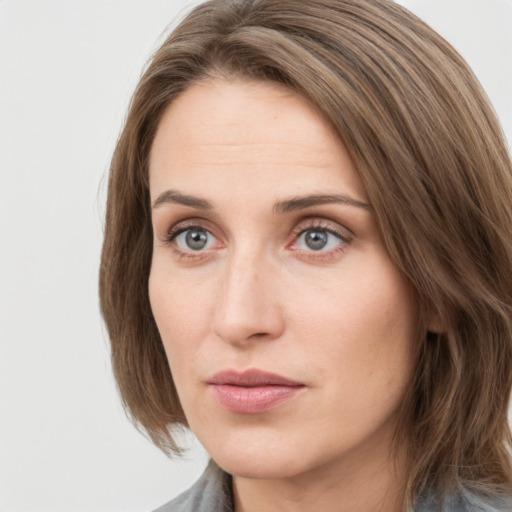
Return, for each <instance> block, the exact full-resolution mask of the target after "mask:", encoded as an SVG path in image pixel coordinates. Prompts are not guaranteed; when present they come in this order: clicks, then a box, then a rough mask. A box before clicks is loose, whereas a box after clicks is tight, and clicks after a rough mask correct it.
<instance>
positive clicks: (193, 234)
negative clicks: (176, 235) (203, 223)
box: [185, 229, 207, 251]
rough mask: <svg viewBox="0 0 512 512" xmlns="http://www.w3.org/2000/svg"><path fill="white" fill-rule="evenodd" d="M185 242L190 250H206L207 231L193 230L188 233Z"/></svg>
mask: <svg viewBox="0 0 512 512" xmlns="http://www.w3.org/2000/svg"><path fill="white" fill-rule="evenodd" d="M185 240H186V242H187V245H188V246H189V247H190V249H192V250H193V251H200V250H201V249H204V247H205V246H206V242H207V236H206V231H204V230H198V229H191V230H190V231H188V233H187V235H186V237H185Z"/></svg>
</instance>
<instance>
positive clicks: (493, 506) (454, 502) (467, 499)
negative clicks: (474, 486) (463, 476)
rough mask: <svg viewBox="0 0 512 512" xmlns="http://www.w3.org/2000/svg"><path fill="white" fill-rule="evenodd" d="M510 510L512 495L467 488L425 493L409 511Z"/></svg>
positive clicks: (501, 511)
mask: <svg viewBox="0 0 512 512" xmlns="http://www.w3.org/2000/svg"><path fill="white" fill-rule="evenodd" d="M434 511H435V512H512V497H511V496H508V495H498V494H496V495H493V496H481V495H479V494H477V493H475V492H473V491H471V490H469V489H466V488H460V489H459V490H458V491H457V492H456V493H453V494H450V495H445V496H439V495H435V494H433V493H427V494H425V495H423V496H422V497H420V498H419V499H418V500H417V502H416V503H415V506H414V509H413V510H412V511H410V512H434Z"/></svg>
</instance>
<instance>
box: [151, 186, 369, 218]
mask: <svg viewBox="0 0 512 512" xmlns="http://www.w3.org/2000/svg"><path fill="white" fill-rule="evenodd" d="M166 203H171V204H182V205H184V206H190V207H191V208H196V209H198V210H203V211H211V210H213V209H214V208H213V206H212V204H211V203H209V202H208V201H207V200H206V199H201V198H199V197H195V196H190V195H186V194H181V193H180V192H178V191H177V190H172V189H170V190H166V191H165V192H163V193H162V194H160V195H159V196H158V197H157V198H156V199H155V201H154V203H153V208H158V207H159V206H161V205H162V204H166ZM333 203H334V204H345V205H348V206H354V207H356V208H363V209H365V210H369V209H370V208H371V206H370V205H369V204H367V203H363V202H362V201H358V200H357V199H354V198H352V197H350V196H346V195H340V194H335V195H332V194H322V195H308V196H298V197H292V198H291V199H287V200H285V201H278V202H277V203H275V204H274V207H273V208H272V210H273V212H274V213H279V214H282V213H289V212H293V211H297V210H304V209H306V208H309V207H311V206H318V205H322V204H333Z"/></svg>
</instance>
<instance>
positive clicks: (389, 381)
mask: <svg viewBox="0 0 512 512" xmlns="http://www.w3.org/2000/svg"><path fill="white" fill-rule="evenodd" d="M370 263H371V264H370ZM328 282H329V284H328V285H327V286H318V287H314V286H310V287H309V288H308V293H306V294H305V293H304V291H303V292H302V293H300V292H299V290H295V293H292V294H290V298H291V300H293V302H290V311H292V313H291V318H293V319H294V321H295V322H296V325H295V327H294V330H295V331H296V332H298V333H301V338H302V339H303V340H304V341H305V347H307V350H308V353H307V354H305V355H304V356H305V357H308V359H309V360H311V361H322V362H323V363H322V367H321V368H320V369H319V372H320V377H321V379H322V383H323V384H327V383H328V382H331V383H334V384H333V388H334V387H337V388H338V389H344V390H346V391H348V390H350V392H347V393H344V396H354V397H359V398H360V403H361V404H363V403H364V402H365V401H366V400H367V397H368V396H369V395H372V394H373V395H376V396H379V397H381V398H382V397H383V396H385V395H386V394H388V395H390V394H391V395H396V394H400V393H402V392H403V390H404V389H405V387H406V386H407V384H408V383H409V382H410V378H411V374H412V370H413V364H414V351H415V346H416V340H417V337H418V320H417V318H418V315H417V306H416V298H415V296H414V293H413V291H412V288H411V287H410V285H409V284H408V282H407V281H406V280H405V279H404V277H403V276H402V275H401V274H400V273H399V272H398V270H397V269H396V268H395V267H394V265H392V264H391V262H389V261H388V259H387V257H384V256H382V257H379V258H376V259H374V260H372V261H371V262H369V264H368V265H365V270H364V271H363V270H361V268H358V269H357V271H356V269H354V268H350V269H349V271H347V272H346V273H344V274H343V275H338V276H332V279H330V280H328ZM294 297H295V298H294Z"/></svg>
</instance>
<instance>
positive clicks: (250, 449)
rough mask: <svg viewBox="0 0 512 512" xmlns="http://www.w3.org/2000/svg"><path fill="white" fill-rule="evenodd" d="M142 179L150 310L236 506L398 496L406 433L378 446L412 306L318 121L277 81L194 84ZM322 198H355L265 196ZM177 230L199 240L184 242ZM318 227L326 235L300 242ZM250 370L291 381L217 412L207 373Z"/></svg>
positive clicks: (408, 364) (393, 502) (350, 507)
mask: <svg viewBox="0 0 512 512" xmlns="http://www.w3.org/2000/svg"><path fill="white" fill-rule="evenodd" d="M169 190H172V191H173V193H172V194H171V193H169V192H168V191H169ZM150 192H151V200H152V202H153V205H154V207H153V229H154V253H153V261H152V267H151V273H150V280H149V294H150V300H151V305H152V309H153V313H154V317H155V320H156V323H157V325H158V329H159V331H160V334H161V337H162V340H163V343H164V347H165V350H166V354H167V357H168V360H169V364H170V367H171V371H172V374H173V378H174V381H175V384H176V387H177V390H178V394H179V397H180V401H181V403H182V406H183V409H184V411H185V415H186V417H187V419H188V422H189V425H190V428H191V429H192V431H193V432H194V433H195V434H196V435H197V437H198V438H199V440H200V441H201V443H202V444H203V445H204V446H205V448H206V449H207V451H208V452H209V453H210V455H211V456H212V458H213V459H214V460H215V461H216V462H217V463H218V464H219V465H220V466H221V467H222V468H223V469H225V470H226V471H228V472H229V473H231V474H233V475H234V478H233V488H234V497H235V507H236V511H237V512H241V511H243V512H252V511H258V512H262V511H263V512H264V511H274V510H276V511H277V510H279V511H287V510H293V511H301V510H309V511H310V510H323V511H326V512H329V511H333V512H334V511H336V512H340V511H347V512H348V511H350V512H354V511H365V512H368V511H380V512H385V511H388V512H391V511H399V510H401V502H402V500H403V492H404V473H405V471H406V467H407V460H406V456H405V446H406V443H405V442H403V443H401V444H400V446H401V447H403V448H402V449H399V450H398V452H397V453H396V454H395V456H393V457H391V455H390V452H391V448H392V436H393V433H394V430H395V427H396V422H397V415H398V410H399V407H400V404H401V403H402V400H403V396H404V393H405V390H406V389H407V386H408V385H409V383H410V380H411V375H412V370H413V361H414V347H415V340H416V339H417V330H418V320H417V317H418V315H417V302H416V300H415V296H414V293H413V291H412V289H411V287H410V285H409V283H408V282H407V280H406V279H405V278H404V276H403V275H402V274H401V273H400V272H399V271H398V269H397V268H396V266H395V265H394V264H393V262H392V261H391V260H390V258H389V255H388V253H387V252H386V250H385V247H384V245H383V242H382V240H381V237H380V235H379V231H378V229H377V225H376V222H375V218H374V215H373V212H372V208H371V206H370V205H368V198H367V196H366V192H365V190H364V187H363V185H362V183H361V180H360V178H359V176H358V174H357V172H356V170H355V169H354V166H353V164H352V162H351V160H350V158H349V156H348V154H347V152H346V150H345V148H344V146H343V144H342V143H341V141H340V140H339V138H338V137H337V136H336V134H335V133H334V131H333V129H332V127H331V126H330V124H329V123H328V122H327V121H326V120H325V119H324V118H323V117H322V116H321V115H320V114H319V112H318V111H317V110H316V109H315V108H314V107H313V106H312V105H311V104H310V103H308V102H307V101H306V100H305V99H303V98H302V97H300V96H298V95H297V94H296V93H294V92H293V91H290V90H288V89H286V88H284V87H281V86H278V85H273V84H268V83H261V82H251V81H243V80H238V81H225V80H221V79H210V80H208V81H204V82H202V83H200V84H197V85H194V86H191V87H190V88H189V89H188V90H186V91H185V92H184V93H183V94H182V95H181V96H180V97H179V98H178V99H176V100H175V101H173V102H172V103H171V105H170V106H169V107H168V109H167V110H166V112H165V114H164V116H163V118H162V120H161V123H160V126H159V128H158V130H157V134H156V138H155V141H154V144H153V148H152V153H151V158H150ZM166 193H167V194H166ZM178 193H179V194H181V195H183V196H193V198H196V199H199V200H200V201H199V202H198V201H197V200H196V201H195V202H194V201H192V202H191V201H188V202H189V203H191V204H189V205H185V204H181V203H180V200H177V199H176V198H177V197H178V196H177V194H178ZM333 194H336V195H343V196H345V197H348V198H350V200H353V202H352V204H350V201H349V203H347V202H345V203H343V202H331V203H328V204H313V205H309V206H306V207H304V208H300V209H292V210H290V211H286V212H283V211H281V210H283V208H281V210H280V211H276V208H275V204H276V203H279V202H283V201H287V200H290V199H291V198H297V197H302V196H310V195H315V196H316V195H333ZM177 201H178V202H177ZM201 201H203V202H201ZM204 201H207V202H208V203H209V205H210V208H209V209H205V208H204V206H205V204H204ZM181 202H183V201H181ZM357 202H358V203H361V204H358V203H357ZM365 205H366V206H365ZM302 206H304V205H302ZM187 229H188V230H189V231H186V230H187ZM190 229H192V230H194V229H200V230H202V231H201V233H202V234H203V235H204V236H206V239H207V244H206V246H205V247H204V248H202V249H200V250H193V249H191V247H190V244H189V245H187V239H186V236H187V234H189V235H190V234H191V231H190ZM179 230H185V231H181V234H179V235H176V232H179ZM315 233H316V234H317V236H318V234H320V236H322V237H324V238H322V240H324V241H325V240H327V244H326V246H325V247H322V248H320V249H318V248H316V249H312V248H311V244H309V245H308V243H307V238H306V237H307V236H312V235H314V234H315ZM196 247H197V246H196ZM249 368H258V369H262V370H265V371H269V372H273V373H277V374H280V375H283V376H285V377H287V378H289V379H293V380H294V381H299V382H300V383H302V384H303V385H304V388H303V389H302V390H301V392H300V393H297V394H296V395H295V396H294V397H293V398H291V399H290V400H287V401H285V402H284V403H282V404H281V405H279V406H278V407H276V408H274V409H272V410H270V411H267V412H264V413H260V414H239V413H236V412H231V411H229V410H227V409H226V408H225V407H223V406H222V405H221V404H220V403H219V402H218V401H217V400H216V398H215V396H214V394H213V393H212V390H211V389H210V386H209V385H208V384H207V382H208V380H209V379H210V378H211V377H212V376H213V375H214V374H215V373H217V372H219V371H221V370H224V369H236V370H239V371H243V370H246V369H249Z"/></svg>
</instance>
